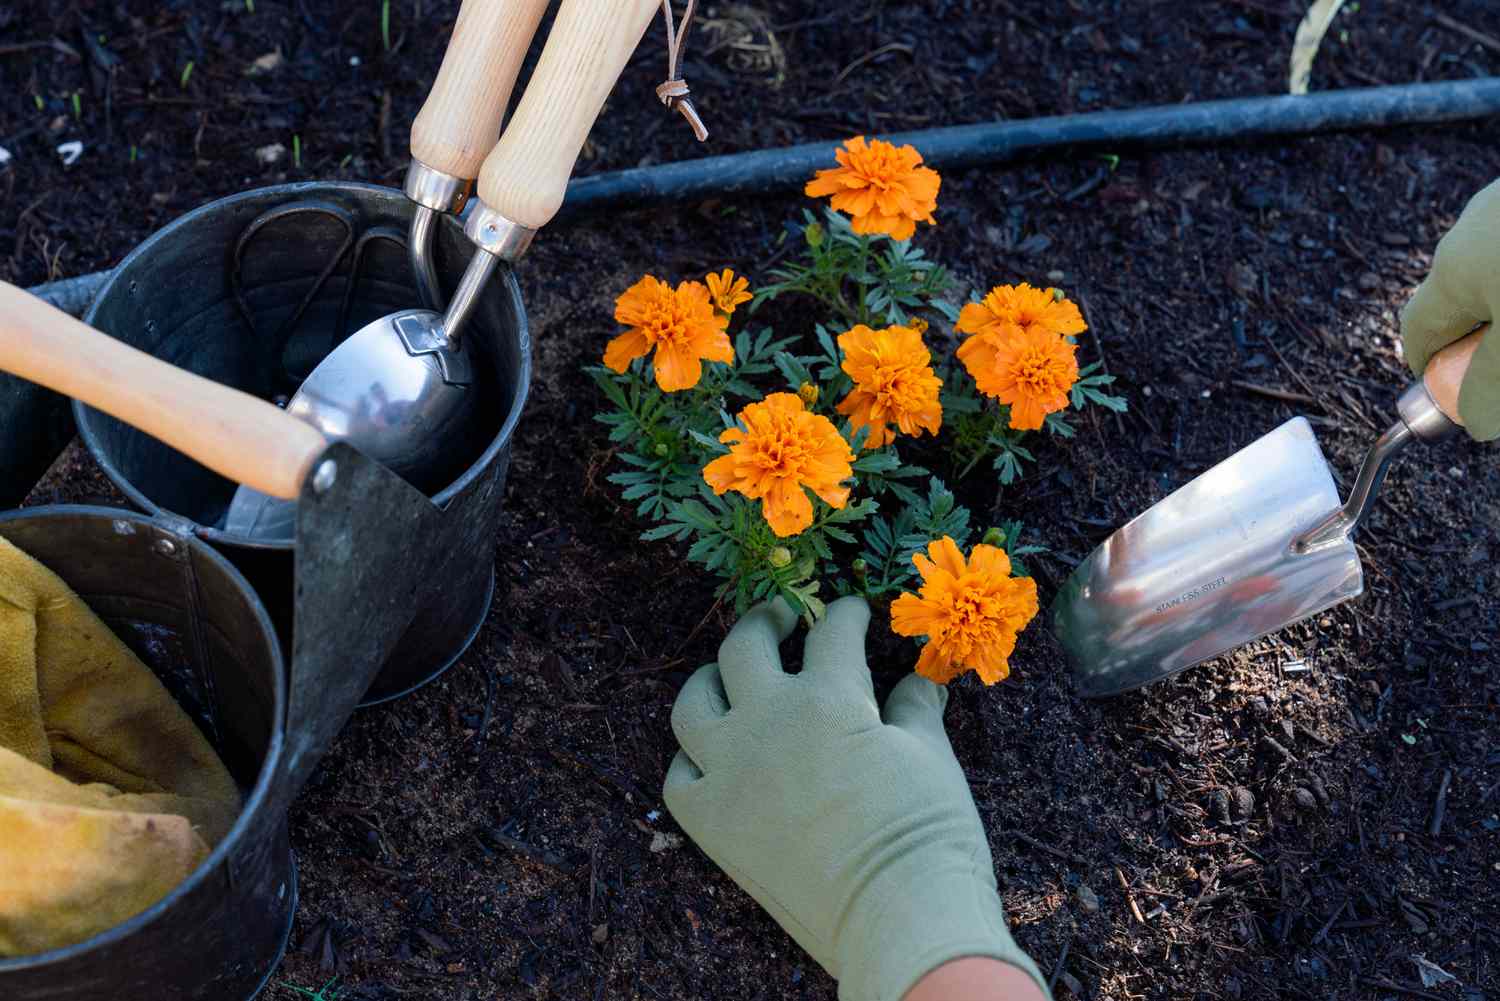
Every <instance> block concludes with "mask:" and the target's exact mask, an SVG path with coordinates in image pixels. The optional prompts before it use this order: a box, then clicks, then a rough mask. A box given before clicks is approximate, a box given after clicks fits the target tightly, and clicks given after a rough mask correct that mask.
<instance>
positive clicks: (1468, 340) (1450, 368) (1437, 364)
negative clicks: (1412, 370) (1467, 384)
mask: <svg viewBox="0 0 1500 1001" xmlns="http://www.w3.org/2000/svg"><path fill="white" fill-rule="evenodd" d="M1489 329H1490V328H1489V325H1488V324H1486V325H1485V326H1483V327H1480V328H1479V329H1478V330H1476V331H1474V332H1473V333H1472V334H1470V335H1469V336H1467V337H1465V338H1463V339H1462V340H1457V341H1454V342H1453V343H1452V344H1450V345H1448V346H1447V347H1446V348H1443V350H1441V351H1439V352H1438V353H1437V354H1435V355H1433V356H1432V357H1431V358H1430V359H1428V361H1427V367H1426V368H1425V369H1423V370H1422V383H1423V384H1424V385H1425V386H1426V387H1427V392H1428V393H1430V394H1431V395H1432V401H1433V402H1434V403H1436V404H1437V407H1438V409H1439V410H1441V411H1442V412H1443V414H1444V415H1445V416H1446V417H1447V418H1448V419H1449V420H1450V421H1452V422H1453V423H1455V424H1457V425H1458V426H1460V427H1462V426H1463V423H1464V422H1463V421H1462V420H1460V419H1459V416H1458V391H1459V389H1460V388H1461V387H1462V386H1463V382H1464V376H1466V375H1468V373H1469V364H1470V363H1471V362H1472V361H1473V360H1474V352H1476V351H1478V350H1479V342H1480V340H1481V339H1483V337H1484V335H1485V332H1486V331H1488V330H1489Z"/></svg>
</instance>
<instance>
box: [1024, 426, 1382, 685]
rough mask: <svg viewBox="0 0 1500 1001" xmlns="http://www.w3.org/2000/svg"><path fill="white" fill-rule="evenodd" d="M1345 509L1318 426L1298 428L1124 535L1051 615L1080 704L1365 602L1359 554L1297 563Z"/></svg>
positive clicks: (1227, 465) (1341, 551)
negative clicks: (1316, 533)
mask: <svg viewBox="0 0 1500 1001" xmlns="http://www.w3.org/2000/svg"><path fill="white" fill-rule="evenodd" d="M1338 507H1339V495H1338V488H1337V486H1336V485H1335V483H1334V481H1333V476H1332V474H1331V473H1330V472H1329V469H1328V462H1327V460H1326V459H1324V458H1323V452H1322V449H1320V448H1319V447H1318V441H1317V438H1316V437H1315V436H1314V434H1313V430H1312V426H1311V425H1310V424H1308V422H1307V420H1306V419H1305V418H1302V417H1297V418H1294V419H1293V420H1290V421H1288V422H1287V423H1285V424H1283V425H1282V426H1281V427H1279V428H1277V429H1276V430H1275V431H1272V432H1271V433H1270V434H1268V435H1265V436H1264V437H1262V438H1260V439H1258V440H1256V441H1255V442H1253V443H1252V444H1250V445H1249V446H1247V447H1246V448H1243V449H1241V450H1240V451H1239V452H1236V453H1235V454H1234V455H1232V456H1230V457H1229V458H1228V459H1226V460H1224V461H1223V462H1221V463H1219V464H1218V465H1217V466H1215V467H1213V468H1212V469H1210V470H1208V471H1207V472H1205V473H1203V474H1202V475H1200V476H1199V477H1198V478H1197V479H1195V480H1193V481H1192V482H1191V483H1188V484H1187V485H1186V486H1184V487H1182V488H1180V489H1179V490H1177V491H1176V492H1175V493H1173V494H1172V495H1171V496H1169V497H1167V498H1166V499H1165V500H1162V501H1160V502H1159V503H1157V504H1156V505H1155V506H1153V507H1152V508H1151V509H1150V510H1148V511H1146V512H1145V513H1144V514H1142V515H1140V516H1139V517H1137V518H1136V519H1135V520H1133V521H1131V522H1130V523H1129V524H1127V525H1125V526H1124V527H1122V528H1120V529H1118V530H1117V531H1116V532H1115V533H1114V534H1113V535H1111V536H1110V537H1109V538H1108V539H1106V540H1105V541H1104V542H1103V543H1102V544H1101V545H1100V546H1099V547H1098V548H1097V549H1095V550H1094V552H1093V553H1091V554H1090V555H1089V557H1088V558H1087V559H1085V560H1084V561H1083V562H1082V563H1081V564H1079V566H1078V568H1077V569H1076V570H1074V571H1073V574H1072V576H1070V577H1069V578H1068V580H1067V582H1066V583H1065V584H1064V585H1063V587H1062V589H1061V590H1060V591H1059V592H1058V595H1057V598H1056V600H1055V601H1054V602H1053V605H1052V612H1051V615H1052V631H1053V633H1054V634H1055V635H1056V636H1057V638H1058V641H1059V642H1060V643H1061V644H1062V647H1063V649H1064V650H1065V651H1066V652H1067V655H1068V660H1069V662H1070V666H1071V668H1072V671H1073V678H1074V681H1075V682H1076V683H1077V685H1078V688H1079V690H1080V692H1081V693H1082V694H1083V695H1085V696H1088V697H1100V696H1105V695H1114V694H1117V693H1119V692H1124V691H1128V690H1130V689H1132V688H1139V687H1140V686H1141V685H1145V684H1149V683H1150V682H1153V681H1158V680H1160V679H1162V678H1165V677H1167V676H1168V675H1172V674H1176V673H1177V672H1178V671H1181V670H1183V669H1185V668H1188V667H1192V666H1193V665H1194V664H1197V663H1200V662H1202V661H1205V660H1208V659H1209V658H1211V657H1216V656H1218V655H1219V654H1221V653H1225V652H1227V651H1229V650H1233V649H1234V648H1235V647H1238V646H1241V645H1243V644H1245V643H1248V642H1250V641H1251V640H1254V639H1257V638H1259V637H1261V636H1264V635H1266V634H1267V633H1272V632H1275V631H1276V630H1278V629H1281V628H1282V627H1284V626H1287V625H1290V624H1292V623H1293V622H1297V621H1299V620H1301V619H1305V618H1307V617H1308V616H1310V615H1315V614H1317V613H1318V612H1321V611H1323V610H1324V609H1327V608H1329V607H1331V606H1333V605H1336V604H1338V603H1339V602H1341V601H1346V600H1347V599H1349V598H1353V597H1356V596H1357V595H1358V594H1359V593H1360V592H1361V591H1362V590H1363V589H1364V573H1363V571H1362V570H1361V568H1360V564H1359V555H1358V553H1356V552H1355V549H1354V543H1353V542H1352V541H1350V540H1349V539H1347V538H1346V539H1343V540H1342V541H1340V542H1338V543H1336V544H1329V545H1327V546H1324V547H1320V548H1318V549H1315V550H1313V551H1311V552H1307V553H1303V554H1299V553H1295V552H1293V550H1292V543H1293V542H1294V540H1295V539H1296V538H1297V537H1298V536H1299V535H1300V534H1301V533H1303V532H1305V531H1306V530H1307V529H1309V528H1311V527H1313V526H1314V525H1315V524H1317V523H1318V522H1319V521H1321V520H1322V519H1323V518H1324V517H1325V516H1326V515H1328V514H1329V513H1330V512H1332V511H1334V510H1335V509H1337V508H1338Z"/></svg>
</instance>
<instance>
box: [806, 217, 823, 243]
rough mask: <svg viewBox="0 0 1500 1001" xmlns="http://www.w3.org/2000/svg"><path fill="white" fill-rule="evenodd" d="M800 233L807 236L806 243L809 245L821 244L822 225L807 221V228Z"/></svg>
mask: <svg viewBox="0 0 1500 1001" xmlns="http://www.w3.org/2000/svg"><path fill="white" fill-rule="evenodd" d="M802 235H803V236H805V237H806V238H807V245H808V246H809V247H813V248H817V247H821V246H823V227H822V225H821V224H820V223H815V222H810V223H808V224H807V228H806V229H804V230H803V231H802Z"/></svg>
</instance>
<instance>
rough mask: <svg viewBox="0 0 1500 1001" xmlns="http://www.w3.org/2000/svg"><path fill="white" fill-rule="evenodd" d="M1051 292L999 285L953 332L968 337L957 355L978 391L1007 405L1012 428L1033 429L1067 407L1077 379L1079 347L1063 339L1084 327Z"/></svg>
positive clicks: (1074, 311) (972, 307)
mask: <svg viewBox="0 0 1500 1001" xmlns="http://www.w3.org/2000/svg"><path fill="white" fill-rule="evenodd" d="M1055 291H1056V290H1055V289H1050V288H1049V289H1046V290H1043V289H1037V288H1032V287H1031V286H1030V285H1027V284H1025V283H1024V282H1023V283H1022V284H1021V285H1019V286H1010V285H998V286H996V287H995V288H992V289H990V293H989V295H987V296H985V297H984V301H983V302H971V303H969V304H968V305H967V306H965V307H964V308H963V311H962V312H961V313H959V315H958V323H957V325H956V326H955V329H956V330H957V331H958V332H959V333H961V334H969V335H971V336H970V337H969V338H968V340H966V341H964V342H963V344H961V345H959V348H958V357H959V360H960V361H962V362H963V363H964V368H966V369H968V371H969V374H970V375H971V376H973V377H974V382H975V384H976V385H977V386H978V387H979V391H980V392H981V393H984V394H985V395H986V396H993V397H995V398H996V399H998V400H999V401H1000V402H1001V403H1005V404H1008V405H1009V406H1010V426H1011V427H1013V428H1015V429H1016V430H1018V431H1035V430H1037V429H1038V428H1040V427H1041V426H1042V422H1043V421H1044V420H1045V419H1046V417H1047V415H1048V414H1050V413H1055V412H1056V411H1059V410H1061V409H1063V408H1064V407H1066V406H1067V405H1068V391H1069V390H1070V389H1072V388H1073V384H1074V383H1075V382H1077V381H1078V347H1077V345H1075V344H1074V343H1073V342H1072V341H1070V340H1068V339H1067V335H1069V334H1076V333H1081V332H1083V331H1084V330H1087V329H1088V326H1087V325H1086V324H1085V323H1084V322H1083V316H1082V314H1080V313H1079V312H1078V307H1077V306H1075V305H1073V303H1071V302H1069V301H1068V300H1067V299H1058V298H1056V296H1055V295H1054V292H1055Z"/></svg>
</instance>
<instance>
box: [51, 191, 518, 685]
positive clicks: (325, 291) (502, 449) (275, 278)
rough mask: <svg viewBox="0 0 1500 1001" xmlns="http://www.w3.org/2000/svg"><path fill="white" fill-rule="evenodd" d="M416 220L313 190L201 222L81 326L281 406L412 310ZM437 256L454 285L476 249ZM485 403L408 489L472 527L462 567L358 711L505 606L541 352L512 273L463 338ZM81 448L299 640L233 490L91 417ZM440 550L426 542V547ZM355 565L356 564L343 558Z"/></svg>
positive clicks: (448, 247)
mask: <svg viewBox="0 0 1500 1001" xmlns="http://www.w3.org/2000/svg"><path fill="white" fill-rule="evenodd" d="M411 210H412V206H411V203H410V202H409V201H408V200H407V199H406V198H405V197H404V196H403V195H402V194H401V193H400V192H399V191H395V190H393V189H389V188H383V187H377V186H374V185H368V184H357V183H331V182H317V183H309V184H290V185H281V186H277V187H271V188H262V189H258V190H254V191H248V192H245V193H243V194H239V195H234V196H232V197H229V198H225V199H222V200H220V201H216V202H213V203H211V204H209V205H205V206H203V207H202V208H199V209H197V210H195V211H193V212H191V213H189V214H188V215H186V216H183V217H182V218H181V219H178V220H177V221H175V222H174V223H172V224H171V225H169V226H167V227H166V228H165V229H163V230H161V231H159V232H158V233H156V234H155V235H153V236H152V237H151V238H150V239H148V240H147V241H146V242H145V243H143V244H141V246H140V247H138V248H137V249H136V250H135V251H134V252H133V253H131V254H130V255H129V256H128V257H126V258H125V260H124V261H122V262H121V264H120V266H119V267H118V268H116V269H115V271H114V273H113V275H112V276H111V277H110V279H109V281H108V282H107V283H106V284H105V285H104V287H103V288H102V289H101V290H100V292H99V294H98V297H97V298H96V299H95V300H94V303H93V305H92V307H91V308H90V310H89V312H88V314H87V315H86V317H85V320H86V322H88V323H89V324H91V325H92V326H94V327H97V328H98V329H100V330H103V331H105V332H106V333H108V334H110V335H112V336H113V337H115V338H117V339H119V340H122V341H124V342H126V343H127V344H130V345H132V346H133V347H136V348H139V349H141V350H143V351H145V352H147V353H149V354H152V355H155V356H156V357H158V358H161V359H163V360H165V361H168V362H170V363H172V364H174V365H177V366H179V367H181V368H184V369H187V370H189V371H192V372H196V373H198V374H200V375H203V376H206V377H208V378H210V379H213V380H215V381H216V382H221V383H224V384H226V385H230V386H234V387H236V388H238V389H243V390H245V391H247V392H250V393H252V394H254V395H257V396H261V397H263V398H276V397H278V396H288V395H290V394H291V393H292V392H293V391H295V389H296V387H297V385H298V384H299V383H300V381H301V379H302V377H303V376H305V375H306V374H307V372H309V371H311V369H312V368H313V366H315V365H316V363H317V362H318V361H319V360H321V358H322V357H323V356H324V355H326V354H327V353H328V352H329V351H331V350H332V349H333V347H335V346H336V345H337V344H338V343H339V341H340V340H341V339H342V337H343V336H344V335H346V334H347V333H348V332H350V331H352V330H355V329H358V328H359V327H360V326H362V325H363V324H364V323H366V322H368V321H369V320H372V319H375V318H377V317H380V316H383V315H385V314H387V313H390V312H393V311H395V310H397V309H401V308H405V307H408V306H410V305H412V304H413V303H415V302H417V301H418V294H417V290H416V287H415V283H414V279H413V276H412V274H411V271H410V267H409V265H408V262H407V255H406V252H405V249H404V244H403V235H404V233H405V232H406V229H407V222H408V220H409V218H410V213H411ZM443 222H444V225H443V226H442V227H441V228H440V229H439V232H438V234H437V240H436V248H435V249H436V259H437V263H438V271H439V275H440V277H441V278H442V279H443V281H444V282H445V284H446V285H447V287H449V288H451V287H452V286H453V285H454V284H456V283H457V280H458V278H459V276H460V275H461V274H462V271H463V269H464V266H465V265H466V263H467V260H468V256H469V254H470V253H472V249H473V248H472V245H471V244H470V243H469V242H468V240H467V239H466V238H465V237H464V236H463V232H462V229H461V227H460V226H459V225H458V224H457V223H456V222H455V221H454V220H453V219H451V218H445V219H444V220H443ZM469 329H470V333H469V335H468V341H469V343H471V344H473V345H474V348H475V351H476V360H477V361H478V363H479V364H478V368H479V370H480V379H481V381H480V382H479V383H478V384H477V385H476V386H474V387H473V388H471V390H470V392H475V393H481V394H483V396H482V399H481V407H480V409H481V412H482V414H483V418H482V422H481V427H480V428H479V429H478V432H477V433H476V435H475V436H474V437H473V438H472V439H470V440H465V441H454V442H449V443H446V446H447V448H448V450H449V456H450V459H451V461H450V462H449V464H448V469H447V471H446V473H445V474H444V475H443V476H442V477H441V481H440V482H434V483H419V484H415V486H417V487H419V488H420V489H422V490H424V491H425V492H426V493H428V494H429V495H430V496H432V498H433V501H434V503H436V504H437V505H438V506H439V507H440V508H441V509H443V513H444V516H445V517H446V518H449V519H454V520H455V521H456V522H458V523H460V524H461V525H462V532H461V536H462V543H463V545H462V546H461V552H462V554H463V558H462V559H458V560H455V559H454V558H453V556H454V554H453V553H443V554H434V553H431V552H425V553H424V540H423V539H417V538H412V539H407V540H403V544H404V545H405V546H406V547H407V550H408V552H409V553H410V557H409V558H410V559H412V560H416V561H421V562H430V563H431V564H433V565H434V567H435V568H436V566H438V565H442V566H443V568H444V569H443V572H444V573H446V574H447V575H448V576H447V579H445V580H444V581H443V584H444V587H443V588H442V589H441V591H440V593H437V594H436V596H435V597H433V598H431V599H429V600H428V602H427V603H426V604H425V606H424V607H422V608H419V609H418V610H417V614H416V618H415V620H414V621H413V622H412V625H411V627H410V629H408V630H407V632H406V634H405V635H404V636H403V637H402V639H401V640H400V641H399V643H398V644H397V645H396V647H395V649H394V651H393V652H392V653H391V654H390V656H389V657H388V659H387V660H386V662H385V665H384V666H383V668H382V669H381V671H380V673H379V674H378V675H377V677H376V679H375V682H374V683H373V685H372V686H371V687H370V690H369V691H368V692H367V694H366V702H365V704H370V703H372V702H379V701H383V700H385V699H390V698H395V697H397V696H399V695H402V694H405V693H406V692H409V691H411V690H412V689H413V688H416V687H418V686H419V685H422V684H424V683H426V682H427V681H429V680H431V679H432V678H434V677H436V676H437V675H438V674H440V673H442V672H443V671H444V670H445V669H446V668H447V667H449V666H450V665H451V664H452V663H453V662H454V661H456V660H457V659H458V657H459V656H461V655H462V653H463V652H464V650H465V649H467V647H468V646H469V644H470V643H471V642H472V640H473V638H474V636H475V635H476V634H477V632H478V630H479V627H480V625H481V624H482V622H483V621H484V617H485V615H486V613H487V612H488V609H489V606H490V601H491V598H492V596H493V593H494V560H493V551H494V538H495V534H496V531H497V527H498V519H499V513H500V501H501V497H502V495H503V493H504V489H505V479H506V473H507V470H508V468H509V465H510V444H511V437H512V435H513V433H514V430H515V427H516V424H517V422H518V420H519V418H520V415H521V411H522V408H523V406H524V404H525V400H526V393H527V388H528V386H529V384H530V379H531V341H530V335H529V332H528V329H527V325H526V314H525V310H524V307H523V306H522V303H521V295H520V289H519V287H518V285H517V283H516V280H515V277H514V275H513V274H512V272H511V271H510V270H509V269H508V268H502V269H501V270H500V272H499V273H498V274H497V275H496V276H495V278H494V279H493V280H492V282H491V284H490V286H489V288H488V289H487V290H486V292H485V293H484V295H483V296H482V298H481V299H480V301H479V303H478V305H477V308H476V311H475V313H474V317H473V320H472V323H471V326H470V328H469ZM74 414H75V417H76V419H77V423H78V428H79V432H80V434H81V436H82V438H83V440H84V442H85V443H86V444H87V446H88V448H89V450H90V451H91V452H92V453H93V454H94V457H95V458H96V459H97V460H98V462H99V464H100V465H101V467H102V468H103V469H104V471H105V473H106V474H107V475H108V476H109V477H110V479H111V480H113V481H114V483H115V484H116V485H117V486H118V487H119V488H120V490H121V491H122V492H124V494H125V495H126V496H127V497H129V498H130V500H131V502H132V503H134V504H136V505H137V506H139V507H140V508H142V509H143V510H145V511H147V512H150V513H151V514H153V515H158V516H164V517H167V518H174V517H175V518H178V519H181V520H182V521H183V522H184V523H185V530H186V531H190V532H191V533H192V534H194V535H196V536H198V537H199V538H202V539H205V540H207V541H208V542H210V543H212V544H213V545H215V546H217V547H218V548H220V549H221V550H222V551H223V552H224V553H225V554H226V555H228V556H229V558H230V559H231V560H232V561H233V562H234V563H235V564H236V565H237V566H238V567H239V568H240V569H241V570H242V571H243V572H244V573H245V575H246V576H247V577H248V578H249V579H250V580H251V582H252V583H253V584H254V585H255V587H256V589H257V590H258V591H259V593H260V595H261V598H262V600H263V601H265V603H266V605H267V607H268V608H269V609H270V611H271V613H272V616H273V618H275V619H276V621H277V625H278V627H279V628H280V630H281V633H282V636H283V637H285V636H287V635H288V631H287V629H288V626H289V623H290V617H291V608H292V603H293V596H292V594H291V587H292V579H293V575H292V547H291V544H290V543H271V544H267V543H264V542H261V541H257V540H254V539H251V538H248V537H245V536H238V535H233V534H230V533H227V532H225V531H223V530H222V529H221V528H220V527H218V525H219V524H220V521H221V519H222V517H223V515H224V512H225V510H226V508H227V506H228V504H229V500H230V498H231V496H232V495H233V493H234V490H235V484H233V483H231V482H230V481H228V480H226V479H223V478H222V477H220V476H218V475H216V474H214V473H212V472H210V471H209V470H207V469H205V468H203V467H202V466H200V465H198V464H197V463H196V462H194V461H192V460H191V459H188V458H187V457H185V456H183V455H181V454H180V453H178V452H176V451H174V450H173V449H171V448H169V447H167V446H166V445H163V444H161V443H160V442H158V441H156V440H155V439H153V438H150V437H149V436H147V435H144V434H142V433H140V432H138V431H136V430H135V429H134V428H131V427H129V426H128V425H126V424H123V423H121V422H120V421H117V420H115V419H114V418H112V417H109V416H107V415H105V414H103V413H100V412H98V411H96V410H93V409H91V408H89V407H86V406H83V405H82V404H75V405H74ZM425 541H427V542H429V543H430V541H431V540H425ZM343 558H344V559H346V560H347V561H349V563H350V564H351V565H353V564H355V563H357V562H358V561H360V559H361V554H360V553H357V552H351V553H347V554H344V555H343Z"/></svg>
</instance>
